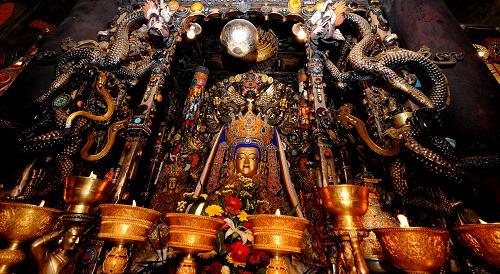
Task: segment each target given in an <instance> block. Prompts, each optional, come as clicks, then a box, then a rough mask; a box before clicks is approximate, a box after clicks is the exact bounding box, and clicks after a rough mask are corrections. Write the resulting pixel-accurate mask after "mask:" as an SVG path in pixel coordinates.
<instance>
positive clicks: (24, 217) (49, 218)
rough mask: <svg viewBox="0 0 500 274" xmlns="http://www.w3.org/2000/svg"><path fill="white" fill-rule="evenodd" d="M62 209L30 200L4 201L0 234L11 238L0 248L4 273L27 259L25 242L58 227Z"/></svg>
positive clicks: (4, 237)
mask: <svg viewBox="0 0 500 274" xmlns="http://www.w3.org/2000/svg"><path fill="white" fill-rule="evenodd" d="M60 213H61V211H59V210H56V209H53V208H48V207H40V206H36V205H30V204H22V203H10V202H0V238H3V239H6V240H7V241H9V246H8V247H7V248H6V249H2V250H0V273H10V268H11V267H12V266H13V265H15V264H18V263H21V262H22V261H24V260H25V259H26V254H25V253H24V252H23V251H22V249H21V248H22V245H23V244H25V243H29V242H32V241H34V240H35V239H38V238H39V237H41V236H43V235H45V234H47V233H50V232H52V231H54V230H55V229H57V226H56V225H57V223H58V221H59V214H60Z"/></svg>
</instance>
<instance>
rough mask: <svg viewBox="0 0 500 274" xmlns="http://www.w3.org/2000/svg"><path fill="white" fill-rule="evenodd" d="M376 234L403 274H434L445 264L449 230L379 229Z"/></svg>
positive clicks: (422, 228) (386, 253)
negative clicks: (405, 273)
mask: <svg viewBox="0 0 500 274" xmlns="http://www.w3.org/2000/svg"><path fill="white" fill-rule="evenodd" d="M373 232H375V234H376V235H377V238H378V241H379V243H380V245H381V246H382V249H383V250H384V253H385V255H386V257H387V258H388V259H389V261H390V262H391V263H392V264H394V265H395V266H396V267H398V268H400V269H402V270H403V271H406V272H411V273H432V272H435V271H437V270H439V269H440V268H441V267H442V266H443V265H444V264H445V263H446V259H447V257H448V240H449V239H450V233H449V232H448V231H447V230H446V229H439V228H427V227H402V228H377V229H374V230H373Z"/></svg>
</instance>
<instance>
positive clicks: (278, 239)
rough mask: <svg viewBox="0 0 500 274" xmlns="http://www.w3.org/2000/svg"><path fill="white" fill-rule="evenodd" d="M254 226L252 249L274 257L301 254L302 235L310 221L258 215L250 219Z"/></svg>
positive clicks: (290, 217) (289, 217)
mask: <svg viewBox="0 0 500 274" xmlns="http://www.w3.org/2000/svg"><path fill="white" fill-rule="evenodd" d="M248 221H250V223H251V224H252V233H253V236H254V242H253V244H252V247H253V248H254V249H256V250H262V251H265V252H267V253H270V254H273V255H278V256H281V255H288V254H292V253H300V244H301V241H302V235H303V234H304V230H305V229H306V226H307V224H309V221H308V220H306V219H303V218H297V217H292V216H284V215H281V216H277V215H274V214H258V215H252V216H249V217H248Z"/></svg>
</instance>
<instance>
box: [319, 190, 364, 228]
mask: <svg viewBox="0 0 500 274" xmlns="http://www.w3.org/2000/svg"><path fill="white" fill-rule="evenodd" d="M320 192H321V200H322V202H323V207H324V208H325V209H326V210H327V211H328V212H329V213H330V214H332V215H333V216H334V218H335V221H334V228H335V229H358V230H362V229H364V226H363V223H362V222H361V217H362V216H363V215H364V214H365V213H366V211H367V210H368V192H369V191H368V188H367V187H363V186H356V185H332V186H326V187H323V188H321V190H320Z"/></svg>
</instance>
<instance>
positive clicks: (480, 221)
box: [479, 219, 487, 225]
mask: <svg viewBox="0 0 500 274" xmlns="http://www.w3.org/2000/svg"><path fill="white" fill-rule="evenodd" d="M479 223H480V224H482V225H484V224H487V222H485V221H483V220H481V219H479Z"/></svg>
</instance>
